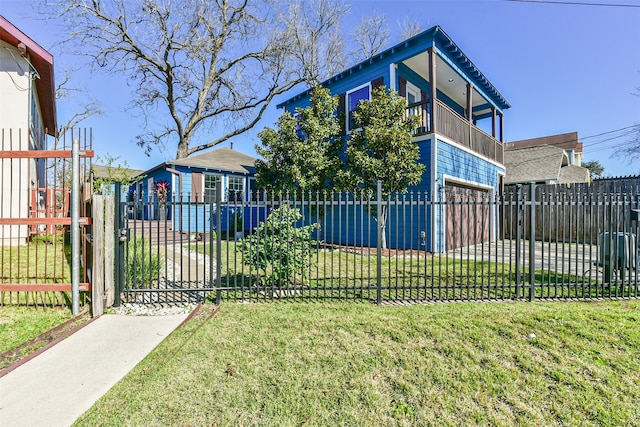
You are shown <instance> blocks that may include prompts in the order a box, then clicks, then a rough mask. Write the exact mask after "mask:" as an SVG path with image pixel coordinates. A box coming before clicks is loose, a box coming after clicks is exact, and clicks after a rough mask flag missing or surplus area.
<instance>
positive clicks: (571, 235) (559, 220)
mask: <svg viewBox="0 0 640 427" xmlns="http://www.w3.org/2000/svg"><path fill="white" fill-rule="evenodd" d="M531 188H532V187H531V186H530V185H522V186H515V185H512V186H507V187H506V189H505V192H504V197H505V198H506V199H507V200H510V203H509V204H508V205H507V206H506V207H505V208H504V212H503V213H502V225H503V235H504V236H511V235H514V233H515V230H516V228H517V227H516V224H517V223H518V222H519V223H520V224H522V228H521V230H522V232H523V233H524V237H526V238H530V236H531V235H532V233H531V225H530V224H531V222H530V221H528V220H527V218H529V216H530V215H531V214H532V212H531V206H532V205H534V206H535V212H534V213H533V214H534V215H535V240H541V241H552V242H553V241H570V242H585V243H586V242H590V243H596V242H597V241H598V236H599V235H600V234H602V233H606V232H619V231H624V230H629V229H631V228H632V221H633V220H634V216H633V215H632V211H633V210H636V209H639V208H640V206H639V205H640V177H628V178H613V179H611V178H610V179H600V180H594V181H593V182H592V183H580V184H548V185H536V186H535V187H534V194H533V195H532V194H531Z"/></svg>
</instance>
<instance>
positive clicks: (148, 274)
mask: <svg viewBox="0 0 640 427" xmlns="http://www.w3.org/2000/svg"><path fill="white" fill-rule="evenodd" d="M125 257H126V263H125V264H126V266H125V268H126V269H125V277H126V284H127V286H129V287H132V288H148V287H149V285H150V284H151V283H150V282H151V281H152V280H154V279H157V278H158V275H159V272H160V269H161V268H162V266H163V261H162V258H161V257H160V256H159V255H158V254H157V253H155V251H153V249H152V248H151V247H150V246H149V242H146V241H145V240H144V239H143V238H141V237H139V238H137V239H134V240H130V241H129V242H127V247H126V252H125Z"/></svg>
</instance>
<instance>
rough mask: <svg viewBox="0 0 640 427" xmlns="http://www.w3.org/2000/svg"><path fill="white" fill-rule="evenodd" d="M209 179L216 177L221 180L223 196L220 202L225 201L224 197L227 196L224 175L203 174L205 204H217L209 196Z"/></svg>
mask: <svg viewBox="0 0 640 427" xmlns="http://www.w3.org/2000/svg"><path fill="white" fill-rule="evenodd" d="M207 177H214V178H216V179H219V180H220V191H222V195H221V196H220V200H221V201H224V195H225V191H224V175H221V174H219V173H206V172H205V173H203V174H202V201H203V202H205V203H211V202H213V203H215V202H216V201H215V200H209V196H208V194H207V188H208V187H207Z"/></svg>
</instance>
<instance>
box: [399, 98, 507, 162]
mask: <svg viewBox="0 0 640 427" xmlns="http://www.w3.org/2000/svg"><path fill="white" fill-rule="evenodd" d="M435 104H436V130H437V133H438V134H440V135H443V136H446V137H447V138H449V139H451V140H452V141H454V142H456V143H458V144H461V145H463V146H465V147H468V148H470V149H471V150H473V151H475V152H476V153H478V154H481V155H483V156H485V157H488V158H490V159H492V160H496V161H498V162H500V163H503V159H504V157H503V154H504V146H503V144H502V143H501V142H500V141H498V140H497V139H495V138H494V137H492V136H491V135H489V134H488V133H486V132H484V131H483V130H482V129H480V128H478V127H476V126H475V125H473V124H470V123H469V122H468V121H467V120H466V119H465V118H463V117H462V116H461V115H460V114H458V113H457V112H455V111H454V110H452V109H451V108H449V107H448V106H447V105H445V104H444V103H443V102H441V101H439V100H436V103H435ZM407 115H413V116H417V117H418V118H419V120H420V121H419V123H418V127H417V128H416V130H415V131H414V132H413V136H421V135H426V134H429V133H432V132H433V131H432V129H431V125H430V123H431V119H430V116H431V103H430V102H429V100H424V101H421V102H416V103H414V104H410V105H409V106H408V107H407Z"/></svg>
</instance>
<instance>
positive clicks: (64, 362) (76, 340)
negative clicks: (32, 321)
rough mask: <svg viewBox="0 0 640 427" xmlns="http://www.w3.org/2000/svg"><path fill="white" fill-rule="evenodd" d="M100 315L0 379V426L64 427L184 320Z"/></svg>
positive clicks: (178, 316)
mask: <svg viewBox="0 0 640 427" xmlns="http://www.w3.org/2000/svg"><path fill="white" fill-rule="evenodd" d="M187 316H188V314H175V315H170V316H119V315H112V314H108V315H103V316H101V317H99V318H97V319H95V320H94V321H92V322H91V323H90V324H88V325H86V326H85V327H84V328H82V329H81V330H79V331H77V332H76V333H74V334H73V335H71V336H70V337H68V338H66V339H65V340H63V341H62V342H60V343H58V344H56V345H55V346H53V347H51V348H50V349H48V350H46V351H45V352H43V353H42V354H40V355H38V356H36V357H35V358H33V359H32V360H30V361H28V362H26V363H25V364H24V365H22V366H19V367H18V368H16V369H15V370H13V371H11V372H9V373H8V374H7V375H5V376H4V377H2V378H0V426H12V427H20V426H29V427H38V426H69V425H71V424H72V423H73V422H74V421H75V420H76V419H77V418H78V417H79V416H80V415H82V414H83V413H84V412H86V411H87V410H88V409H89V408H91V406H92V405H93V404H94V403H95V402H96V400H98V399H99V398H100V397H101V396H102V395H103V394H105V393H106V392H107V391H108V390H109V389H110V388H111V387H113V386H114V385H115V384H116V383H117V382H118V381H120V379H122V378H123V377H124V376H125V375H126V374H127V373H128V372H129V371H130V370H131V369H133V368H134V367H135V366H136V365H137V364H138V363H139V362H140V361H141V360H142V359H144V358H145V357H146V356H147V355H148V354H149V353H150V352H151V350H153V349H154V348H155V347H156V346H157V345H158V344H159V343H160V342H161V341H162V340H163V339H165V338H166V337H167V336H168V335H169V334H170V333H171V332H172V331H173V330H175V329H176V328H177V327H178V326H180V324H182V322H183V321H184V320H185V319H186V318H187Z"/></svg>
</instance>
